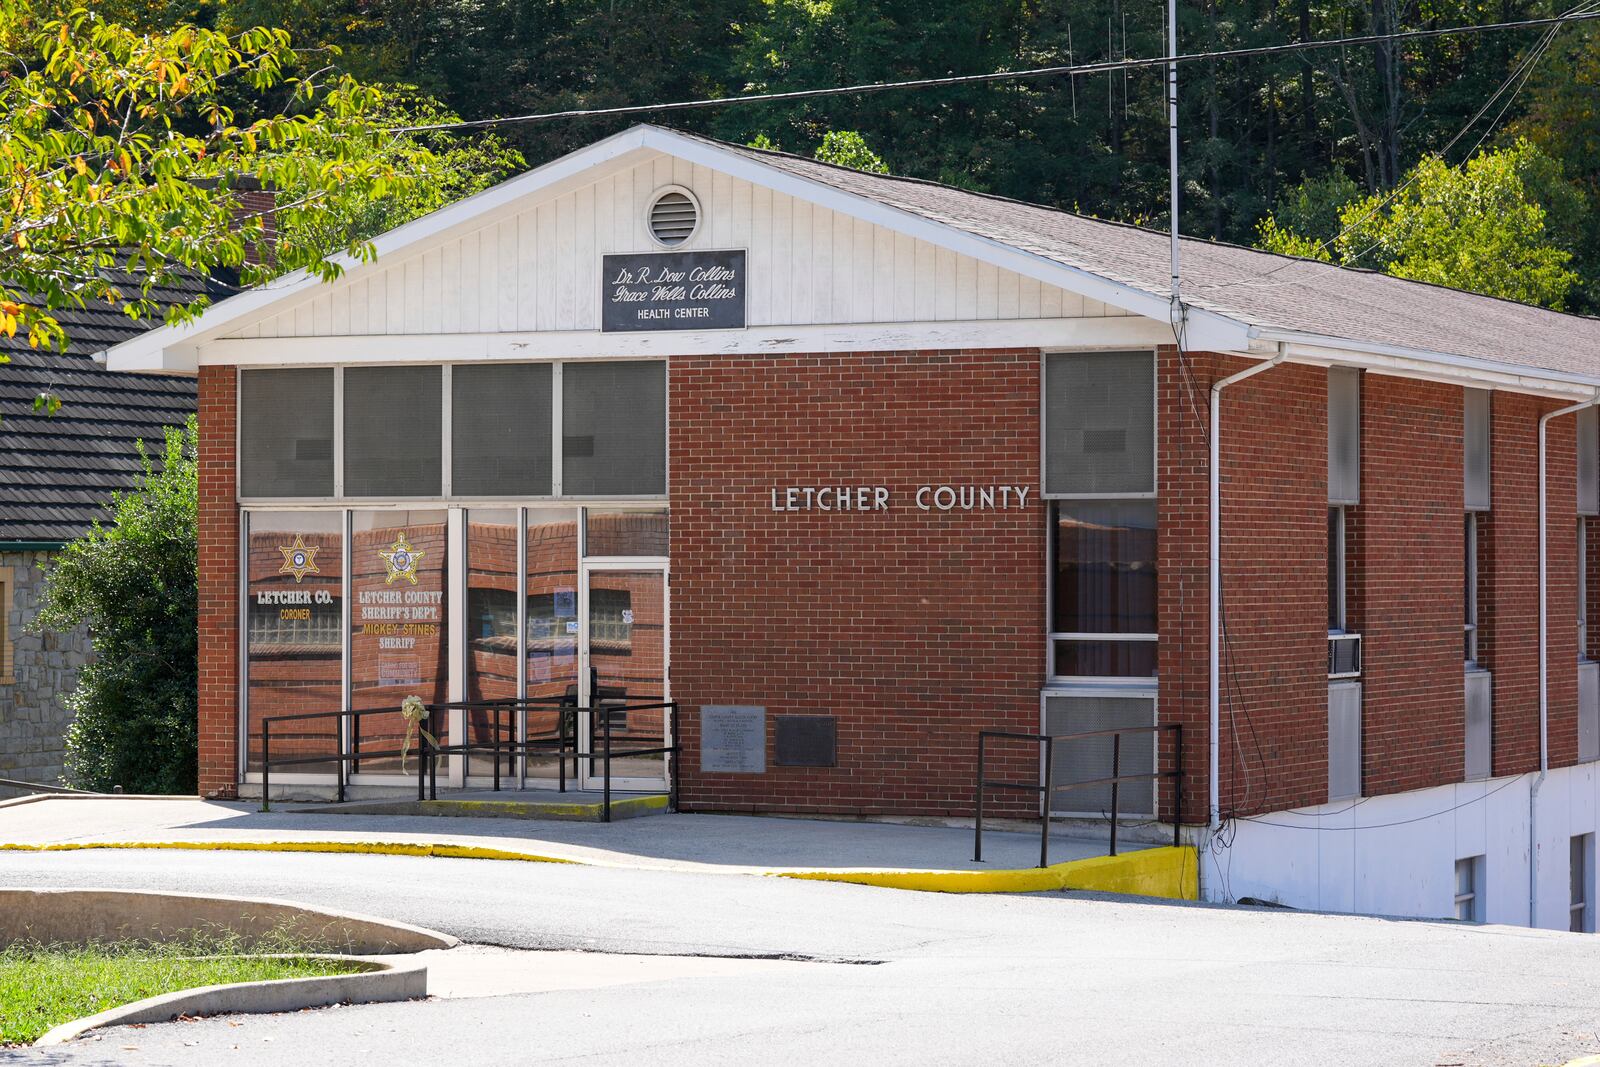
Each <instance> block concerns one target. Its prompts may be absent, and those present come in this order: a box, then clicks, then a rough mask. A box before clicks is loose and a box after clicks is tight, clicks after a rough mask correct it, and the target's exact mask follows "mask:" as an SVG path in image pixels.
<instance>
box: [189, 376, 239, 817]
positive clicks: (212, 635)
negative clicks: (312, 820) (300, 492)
mask: <svg viewBox="0 0 1600 1067" xmlns="http://www.w3.org/2000/svg"><path fill="white" fill-rule="evenodd" d="M235 378H236V372H235V370H234V368H232V367H215V366H207V367H201V368H200V395H199V403H200V488H199V491H200V497H199V524H198V525H199V540H200V544H199V549H200V795H201V796H233V795H235V793H236V791H237V782H238V763H237V760H238V731H239V718H238V709H239V699H238V693H239V689H238V686H239V506H238V503H237V498H236V496H235V493H234V483H235V479H234V425H235V415H236V407H237V403H236V401H237V393H236V390H235V384H234V383H235Z"/></svg>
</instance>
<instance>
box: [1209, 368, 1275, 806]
mask: <svg viewBox="0 0 1600 1067" xmlns="http://www.w3.org/2000/svg"><path fill="white" fill-rule="evenodd" d="M1284 349H1285V346H1284V345H1279V346H1278V354H1277V355H1275V356H1273V357H1272V358H1271V359H1269V360H1267V361H1266V362H1265V363H1257V364H1256V365H1255V366H1253V367H1246V368H1245V369H1244V370H1242V371H1239V372H1238V373H1237V374H1230V375H1228V376H1227V377H1226V378H1222V379H1219V380H1218V381H1215V382H1212V383H1211V432H1210V434H1209V435H1208V436H1209V437H1210V442H1211V460H1210V463H1209V464H1208V465H1207V474H1208V477H1209V480H1210V487H1209V488H1210V496H1209V502H1208V507H1207V509H1206V511H1207V519H1208V525H1209V527H1210V529H1209V531H1208V534H1209V546H1210V547H1209V551H1208V552H1207V555H1208V557H1209V567H1210V587H1211V615H1210V631H1209V632H1210V644H1209V655H1210V661H1209V663H1208V664H1207V670H1206V681H1207V691H1206V704H1207V708H1208V710H1209V712H1210V724H1211V730H1210V737H1209V738H1208V740H1209V748H1208V752H1209V755H1208V759H1209V761H1210V762H1209V764H1208V772H1207V774H1206V781H1207V783H1208V784H1209V790H1208V794H1207V801H1208V804H1207V816H1208V819H1209V822H1210V826H1211V829H1212V830H1213V831H1215V830H1216V829H1217V828H1219V827H1220V826H1221V825H1222V786H1221V783H1220V782H1219V781H1218V780H1217V774H1218V770H1219V768H1218V765H1219V763H1220V760H1219V759H1218V756H1217V752H1218V749H1219V748H1220V746H1219V745H1218V743H1217V737H1218V731H1219V730H1220V729H1221V725H1222V699H1221V691H1222V690H1221V678H1222V551H1221V548H1222V471H1221V469H1220V463H1221V457H1222V391H1223V390H1224V389H1226V388H1227V387H1228V386H1230V385H1234V384H1236V383H1238V382H1242V381H1244V380H1245V379H1246V378H1252V377H1254V376H1255V375H1257V374H1260V373H1262V372H1263V371H1269V370H1271V369H1272V368H1273V367H1276V366H1277V365H1278V364H1280V363H1282V362H1283V360H1284V356H1285V355H1286V353H1285V351H1284Z"/></svg>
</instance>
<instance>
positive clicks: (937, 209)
mask: <svg viewBox="0 0 1600 1067" xmlns="http://www.w3.org/2000/svg"><path fill="white" fill-rule="evenodd" d="M682 136H692V135H689V134H684V135H682ZM697 139H700V140H709V139H707V138H697ZM711 143H714V144H716V145H717V146H718V147H720V148H724V149H727V150H730V151H733V152H737V153H740V154H742V155H745V156H748V157H749V158H751V159H754V160H756V161H758V162H760V163H763V164H766V165H767V166H771V167H776V168H778V169H780V170H783V171H785V172H788V173H790V174H793V175H795V176H796V177H800V178H805V179H809V180H811V181H815V182H818V183H821V184H823V185H827V186H830V187H832V188H835V189H838V190H840V191H842V192H847V193H854V194H856V195H858V196H862V197H866V198H868V199H871V200H875V201H877V202H879V203H881V204H884V205H887V206H889V207H893V208H898V209H900V210H902V211H906V212H909V213H911V214H913V215H918V216H921V217H922V218H925V219H928V220H929V221H932V222H938V223H943V224H945V225H948V226H952V227H954V228H956V229H959V230H963V231H965V232H967V233H970V234H973V235H975V236H978V237H984V238H988V239H990V240H994V241H999V242H1002V243H1004V244H1007V245H1011V246H1013V247H1015V248H1018V249H1021V250H1023V251H1026V252H1031V253H1033V254H1034V255H1037V256H1040V257H1042V258H1045V259H1049V260H1054V261H1055V262H1057V263H1061V264H1064V265H1066V266H1068V267H1074V268H1077V269H1080V270H1084V271H1088V272H1090V273H1092V274H1096V275H1099V276H1100V277H1102V278H1106V279H1108V280H1110V281H1114V282H1118V283H1121V284H1123V285H1126V286H1128V287H1129V288H1132V289H1137V290H1140V291H1142V292H1144V293H1148V294H1150V295H1152V296H1157V297H1165V295H1166V293H1167V292H1168V284H1169V283H1168V279H1169V276H1170V260H1169V251H1168V243H1169V239H1168V236H1167V234H1166V232H1165V231H1159V230H1147V229H1142V228H1140V227H1137V226H1129V225H1125V224H1122V223H1115V222H1107V221H1105V220H1103V219H1093V218H1087V217H1084V216H1082V215H1074V214H1071V213H1069V212H1065V211H1059V210H1056V209H1053V208H1046V207H1040V206H1038V205H1035V204H1026V203H1022V202H1019V201H1015V200H1007V199H1004V198H1002V197H994V196H987V195H983V194H979V193H972V192H968V191H966V190H964V189H956V188H952V187H950V186H946V185H940V184H938V183H935V182H927V181H921V180H918V179H914V178H897V177H892V176H889V175H880V174H867V173H864V172H862V171H857V170H850V169H847V168H844V167H836V166H833V165H831V164H827V163H821V162H818V161H816V160H812V159H806V158H804V157H801V156H793V155H788V154H786V153H782V152H768V151H762V150H760V149H754V148H746V147H744V146H741V145H735V144H729V143H727V142H723V141H714V142H711ZM1181 248H1182V261H1183V280H1184V284H1183V293H1184V299H1185V301H1186V302H1187V303H1189V304H1191V305H1193V306H1195V307H1200V308H1204V309H1206V310H1209V311H1215V312H1217V313H1218V314H1221V315H1226V316H1228V317H1229V318H1232V319H1235V320H1237V321H1241V322H1244V323H1246V324H1247V325H1250V326H1259V327H1262V328H1264V329H1284V330H1293V331H1297V332H1300V333H1304V334H1312V335H1319V336H1325V337H1330V338H1341V339H1345V340H1349V341H1355V342H1362V343H1366V344H1371V345H1384V346H1393V347H1396V348H1405V349H1414V350H1417V351H1422V352H1439V353H1448V354H1451V355H1457V356H1463V357H1466V358H1468V359H1481V360H1489V361H1493V362H1496V363H1506V364H1512V365H1522V366H1527V367H1538V368H1543V369H1546V370H1552V371H1557V372H1566V373H1573V374H1580V375H1586V376H1592V377H1600V319H1596V318H1589V317H1586V316H1582V315H1567V314H1562V313H1560V312H1556V311H1549V310H1546V309H1544V308H1539V307H1532V306H1530V305H1527V304H1519V303H1517V302H1515V301H1512V300H1501V299H1497V298H1494V297H1488V296H1482V295H1480V294H1477V293H1468V292H1463V291H1460V290H1457V289H1449V288H1445V287H1443V286H1438V285H1429V284H1427V283H1424V282H1414V281H1407V280H1405V279H1401V278H1394V277H1390V276H1389V275H1386V274H1379V273H1376V272H1374V271H1366V270H1353V269H1351V268H1348V267H1339V266H1334V265H1333V264H1329V263H1319V262H1316V261H1313V260H1307V259H1297V258H1294V257H1291V256H1280V255H1275V254H1273V253H1270V252H1263V251H1261V250H1259V249H1254V248H1243V247H1240V246H1238V245H1227V244H1218V243H1215V242H1211V241H1203V240H1195V239H1190V238H1186V239H1184V240H1182V241H1181Z"/></svg>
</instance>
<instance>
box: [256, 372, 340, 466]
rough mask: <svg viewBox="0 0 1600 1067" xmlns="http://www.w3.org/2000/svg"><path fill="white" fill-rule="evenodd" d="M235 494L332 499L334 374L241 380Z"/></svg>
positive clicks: (263, 374) (288, 374)
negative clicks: (236, 486) (237, 474)
mask: <svg viewBox="0 0 1600 1067" xmlns="http://www.w3.org/2000/svg"><path fill="white" fill-rule="evenodd" d="M239 467H240V470H239V494H240V495H241V496H246V497H272V496H277V497H312V496H332V495H333V369H332V368H331V367H316V368H305V369H295V370H247V371H243V372H241V373H240V375H239Z"/></svg>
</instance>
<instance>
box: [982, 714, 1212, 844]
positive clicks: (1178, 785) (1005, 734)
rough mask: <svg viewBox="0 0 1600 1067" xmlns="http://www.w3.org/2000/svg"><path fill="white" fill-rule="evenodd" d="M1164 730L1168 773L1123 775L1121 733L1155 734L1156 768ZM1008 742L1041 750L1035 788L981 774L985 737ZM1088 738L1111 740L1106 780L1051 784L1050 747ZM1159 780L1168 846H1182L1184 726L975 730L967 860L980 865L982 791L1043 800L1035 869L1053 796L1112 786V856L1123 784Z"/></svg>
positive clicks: (1052, 759) (1052, 749)
mask: <svg viewBox="0 0 1600 1067" xmlns="http://www.w3.org/2000/svg"><path fill="white" fill-rule="evenodd" d="M1164 730H1171V731H1172V733H1173V753H1172V765H1173V769H1172V770H1170V771H1162V770H1156V771H1147V772H1144V773H1142V774H1123V773H1122V735H1123V734H1146V733H1148V734H1155V735H1156V737H1157V746H1156V747H1157V764H1156V765H1157V766H1158V767H1159V766H1160V751H1159V750H1160V743H1159V741H1160V735H1161V732H1162V731H1164ZM991 737H993V738H996V739H1000V740H1010V741H1032V742H1034V743H1036V744H1039V745H1041V746H1042V748H1041V750H1040V757H1041V767H1040V771H1041V773H1040V778H1039V782H1038V784H1035V783H1033V782H1002V781H990V780H989V779H988V777H986V776H985V774H984V767H985V745H984V742H985V741H987V740H988V739H989V738H991ZM1091 737H1109V738H1111V775H1110V777H1107V778H1094V779H1090V780H1088V781H1083V782H1062V783H1059V784H1057V783H1056V782H1054V781H1052V773H1053V771H1054V764H1055V746H1056V745H1057V744H1058V743H1062V742H1068V741H1083V740H1086V739H1088V738H1091ZM1163 778H1171V779H1173V790H1174V803H1173V813H1172V843H1173V845H1174V846H1176V845H1178V844H1180V843H1181V842H1182V840H1183V839H1182V836H1181V826H1182V824H1181V820H1180V819H1179V817H1178V815H1179V812H1180V810H1181V807H1182V802H1183V725H1182V724H1181V723H1175V722H1169V723H1161V724H1159V725H1156V726H1124V727H1121V728H1119V729H1115V730H1089V731H1086V732H1084V733H1078V734H1025V733H1020V732H1017V731H1014V730H979V731H978V780H977V790H976V795H975V798H974V802H973V808H974V816H975V817H974V820H973V839H972V859H973V862H975V863H981V862H983V791H984V790H985V789H1009V790H1013V791H1025V792H1032V793H1038V794H1039V795H1040V796H1041V797H1042V798H1043V809H1044V810H1043V811H1042V812H1041V817H1040V820H1039V822H1040V827H1039V866H1041V867H1048V866H1050V800H1051V797H1052V796H1054V794H1056V793H1058V792H1060V791H1062V790H1067V789H1087V788H1088V787H1090V786H1097V785H1109V786H1110V787H1111V855H1113V856H1115V855H1116V854H1117V818H1118V816H1119V814H1120V811H1119V809H1118V801H1119V799H1120V798H1119V793H1120V790H1121V786H1122V783H1123V782H1156V781H1160V780H1161V779H1163Z"/></svg>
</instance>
